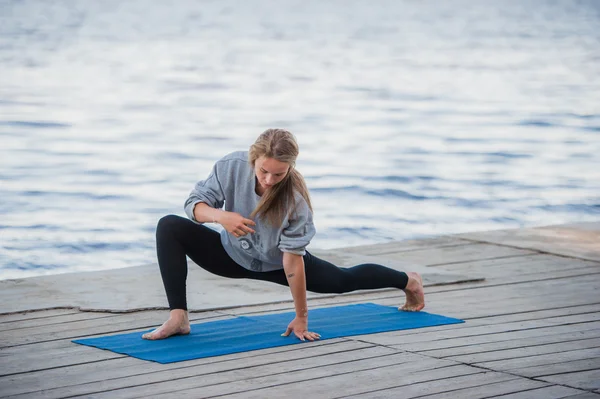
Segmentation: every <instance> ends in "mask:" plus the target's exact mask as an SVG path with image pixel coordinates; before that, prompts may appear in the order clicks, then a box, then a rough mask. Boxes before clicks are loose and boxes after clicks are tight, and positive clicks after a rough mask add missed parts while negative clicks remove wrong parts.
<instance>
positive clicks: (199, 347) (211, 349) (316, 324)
mask: <svg viewBox="0 0 600 399" xmlns="http://www.w3.org/2000/svg"><path fill="white" fill-rule="evenodd" d="M294 316H295V313H294V312H288V313H278V314H270V315H265V316H239V317H235V318H232V319H228V320H219V321H210V322H206V323H199V324H193V325H192V332H191V334H189V335H178V336H173V337H170V338H168V339H164V340H159V341H148V340H145V339H142V334H144V333H145V331H144V332H135V333H128V334H119V335H112V336H106V337H99V338H85V339H76V340H73V342H75V343H77V344H81V345H88V346H93V347H96V348H100V349H107V350H110V351H113V352H116V353H122V354H125V355H129V356H133V357H136V358H138V359H143V360H151V361H154V362H158V363H163V364H164V363H173V362H180V361H183V360H191V359H199V358H203V357H211V356H219V355H226V354H230V353H239V352H246V351H251V350H255V349H264V348H274V347H278V346H285V345H295V344H301V343H302V344H308V345H310V343H309V342H308V341H305V342H302V341H300V340H299V339H298V338H296V337H295V336H293V334H291V335H290V336H289V337H282V336H281V333H283V332H284V331H285V329H286V327H287V325H288V324H289V322H290V321H292V319H293V318H294ZM456 323H464V321H463V320H459V319H453V318H451V317H445V316H440V315H436V314H431V313H426V312H401V311H398V309H397V308H396V307H390V306H381V305H376V304H373V303H362V304H358V305H347V306H335V307H330V308H321V309H314V310H310V313H309V326H310V330H311V331H315V332H318V333H319V334H321V340H324V339H331V338H339V337H349V336H352V335H362V334H373V333H380V332H386V331H395V330H407V329H411V328H421V327H431V326H440V325H444V324H456ZM148 331H152V330H148Z"/></svg>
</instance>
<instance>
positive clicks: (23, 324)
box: [0, 312, 116, 334]
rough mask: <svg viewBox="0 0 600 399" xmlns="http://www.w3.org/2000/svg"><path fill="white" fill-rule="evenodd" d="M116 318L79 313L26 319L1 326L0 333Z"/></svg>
mask: <svg viewBox="0 0 600 399" xmlns="http://www.w3.org/2000/svg"><path fill="white" fill-rule="evenodd" d="M115 316H116V315H115V314H110V313H89V312H79V313H70V314H66V315H57V316H54V317H44V318H35V319H25V320H18V321H12V322H6V323H2V324H0V332H5V331H11V330H20V332H21V333H23V334H27V331H28V329H30V331H35V329H36V328H37V329H40V328H52V326H62V328H65V326H66V325H67V323H72V322H75V321H79V322H85V321H87V320H94V319H103V318H114V317H115Z"/></svg>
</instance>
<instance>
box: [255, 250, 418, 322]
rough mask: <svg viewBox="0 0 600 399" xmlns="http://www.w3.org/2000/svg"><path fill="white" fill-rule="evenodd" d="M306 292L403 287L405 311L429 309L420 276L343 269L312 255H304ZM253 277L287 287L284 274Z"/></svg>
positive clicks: (368, 267)
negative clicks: (426, 306)
mask: <svg viewBox="0 0 600 399" xmlns="http://www.w3.org/2000/svg"><path fill="white" fill-rule="evenodd" d="M304 268H305V271H306V289H307V290H308V291H312V292H318V293H321V294H333V293H335V294H342V293H345V292H351V291H356V290H372V289H378V288H399V289H401V290H403V291H404V292H405V294H406V303H405V304H404V306H402V307H400V308H399V309H401V310H406V311H419V310H421V309H423V308H424V307H425V296H424V293H423V282H422V280H421V276H420V275H419V274H418V273H412V272H409V273H404V272H400V271H398V270H394V269H391V268H389V267H385V266H382V265H377V264H374V263H365V264H362V265H357V266H354V267H349V268H343V267H337V266H335V265H334V264H332V263H330V262H327V261H325V260H323V259H320V258H318V257H316V256H314V255H312V254H310V253H309V252H307V253H306V255H304ZM249 278H252V279H257V280H267V281H272V282H274V283H278V284H281V285H287V279H286V278H285V273H283V272H282V271H279V270H277V271H272V272H263V273H258V272H253V273H252V274H251V276H249Z"/></svg>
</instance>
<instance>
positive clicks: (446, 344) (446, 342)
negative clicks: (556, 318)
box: [361, 322, 600, 352]
mask: <svg viewBox="0 0 600 399" xmlns="http://www.w3.org/2000/svg"><path fill="white" fill-rule="evenodd" d="M599 328H600V322H593V323H581V324H571V325H566V326H555V327H541V328H534V329H526V330H519V331H505V332H498V333H494V334H486V335H480V336H469V337H456V338H448V339H439V340H437V339H435V337H432V339H431V340H430V341H424V342H412V343H407V344H405V343H402V344H398V343H397V344H395V345H394V344H389V343H386V342H389V341H393V339H390V337H386V338H385V339H382V338H380V337H379V336H373V337H372V338H371V339H365V338H361V340H362V341H367V342H372V343H375V344H379V345H386V346H387V345H391V346H392V347H394V348H398V349H405V350H411V351H415V352H417V351H425V350H431V349H444V348H453V347H457V346H463V345H478V344H481V343H490V342H501V341H508V340H520V339H523V338H532V337H543V336H548V335H556V334H564V333H568V332H573V333H575V332H578V331H589V330H597V329H599ZM375 341H381V342H375Z"/></svg>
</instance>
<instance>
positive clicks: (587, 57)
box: [0, 0, 600, 279]
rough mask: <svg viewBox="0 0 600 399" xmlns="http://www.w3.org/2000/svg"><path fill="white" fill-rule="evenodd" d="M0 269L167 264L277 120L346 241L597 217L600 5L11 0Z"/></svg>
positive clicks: (330, 225) (0, 44)
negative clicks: (213, 190)
mask: <svg viewBox="0 0 600 399" xmlns="http://www.w3.org/2000/svg"><path fill="white" fill-rule="evenodd" d="M0 15H1V17H0V18H1V19H0V140H1V145H0V157H1V161H0V197H1V202H0V215H1V221H0V239H1V246H0V279H6V278H15V277H25V276H32V275H41V274H54V273H62V272H68V271H80V270H100V269H109V268H117V267H125V266H132V265H140V264H145V263H149V262H154V261H155V249H154V245H155V244H154V229H155V225H156V221H157V220H158V219H159V218H160V217H161V216H162V215H164V214H168V213H176V214H183V209H182V208H183V202H184V200H185V199H186V197H187V195H188V193H189V191H190V190H191V189H192V187H193V185H194V183H195V182H196V181H197V180H199V179H202V178H204V177H206V175H207V174H208V172H209V170H210V168H211V166H212V164H213V162H214V161H215V160H217V159H219V158H220V157H221V156H223V155H224V154H226V153H228V152H231V151H234V150H238V149H246V148H247V147H248V146H249V145H250V144H251V143H252V142H253V140H254V139H255V138H256V136H257V135H258V134H259V133H260V132H262V131H263V130H264V129H266V128H268V127H284V128H287V129H289V130H291V131H292V132H294V133H295V134H296V135H297V137H298V140H299V143H300V146H301V155H300V158H299V161H298V168H299V169H300V170H301V171H302V172H303V173H304V175H305V177H306V179H307V182H308V185H309V187H310V188H311V192H312V196H313V201H314V205H315V221H316V225H317V231H318V233H317V237H316V238H315V239H314V241H313V242H312V244H311V246H312V247H313V248H334V247H343V246H350V245H358V244H371V243H378V242H385V241H389V240H400V239H407V238H417V237H424V236H430V235H438V234H447V233H458V232H466V231H478V230H489V229H499V228H516V227H521V226H537V225H549V224H555V223H564V222H577V221H587V220H597V219H598V217H599V215H600V198H599V195H598V193H599V192H600V162H598V161H599V156H598V154H599V153H600V29H598V27H599V26H600V3H599V2H596V1H592V0H589V1H578V2H576V1H564V2H554V1H552V2H551V1H541V0H540V1H524V2H523V1H509V2H492V1H482V2H471V1H464V2H460V1H452V2H438V1H423V2H413V1H406V2H401V1H396V0H390V1H370V2H364V1H341V0H340V1H317V0H314V1H264V0H259V1H253V2H245V1H205V2H200V1H199V2H183V1H182V2H174V3H173V5H171V4H170V2H162V1H158V0H155V1H139V2H134V1H131V2H120V1H112V2H111V1H101V2H79V1H53V2H47V1H42V0H39V1H5V0H4V1H0Z"/></svg>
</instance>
